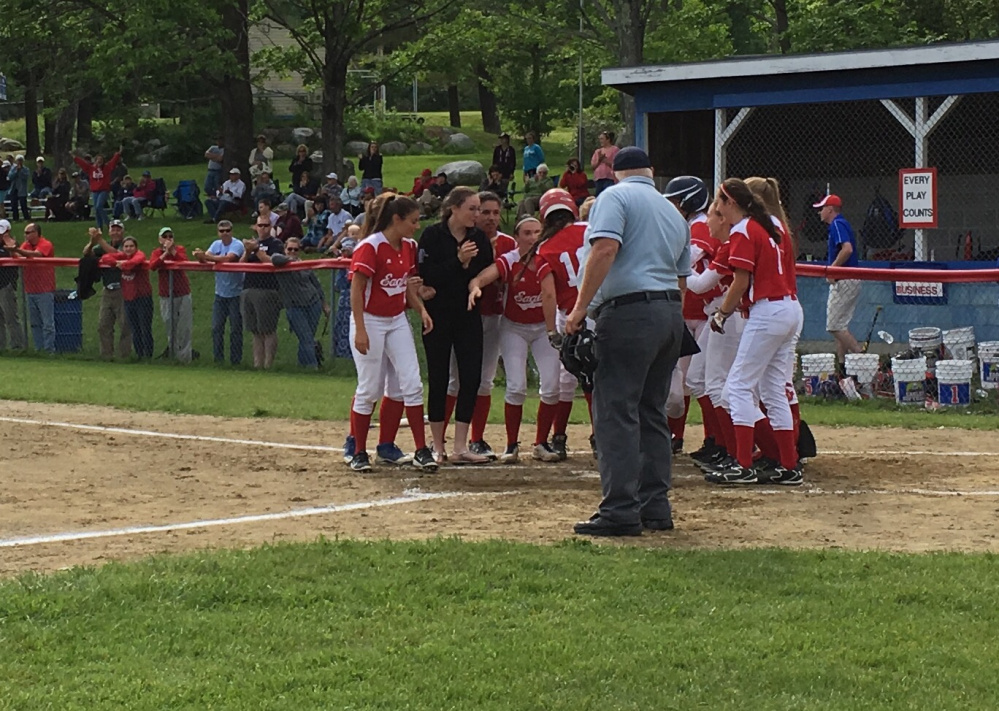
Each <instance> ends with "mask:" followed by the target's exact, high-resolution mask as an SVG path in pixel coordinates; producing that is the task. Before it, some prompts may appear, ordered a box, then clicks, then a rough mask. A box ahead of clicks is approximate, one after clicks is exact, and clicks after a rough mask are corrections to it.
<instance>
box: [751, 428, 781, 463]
mask: <svg viewBox="0 0 999 711" xmlns="http://www.w3.org/2000/svg"><path fill="white" fill-rule="evenodd" d="M753 432H754V434H755V436H756V444H757V445H759V447H760V451H761V452H763V456H764V457H766V458H767V459H772V460H774V461H775V462H779V461H780V450H779V449H778V448H777V439H776V438H775V437H774V428H773V427H772V426H771V425H770V420H768V419H767V418H766V417H764V418H763V419H762V420H757V421H756V426H755V427H754V428H753Z"/></svg>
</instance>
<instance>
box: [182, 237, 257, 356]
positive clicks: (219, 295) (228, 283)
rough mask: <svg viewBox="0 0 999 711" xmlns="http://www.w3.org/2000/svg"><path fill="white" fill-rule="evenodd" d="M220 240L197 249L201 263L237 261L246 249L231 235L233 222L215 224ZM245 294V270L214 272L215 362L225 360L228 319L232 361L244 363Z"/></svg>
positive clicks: (213, 340) (213, 325)
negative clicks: (242, 309) (243, 296)
mask: <svg viewBox="0 0 999 711" xmlns="http://www.w3.org/2000/svg"><path fill="white" fill-rule="evenodd" d="M216 229H217V230H218V239H217V240H215V241H214V242H212V244H211V246H210V247H209V248H208V249H196V250H194V258H195V259H197V260H198V261H199V262H213V263H215V264H227V263H233V262H238V261H239V260H240V257H242V256H243V253H244V252H245V251H246V250H245V248H244V247H243V243H242V242H241V241H239V240H238V239H233V238H232V223H231V222H229V220H222V221H220V222H219V223H218V225H216ZM242 293H243V272H229V271H225V272H215V303H214V304H213V305H212V351H213V355H214V356H215V362H216V363H222V362H223V361H224V360H225V352H224V346H225V322H226V321H227V320H228V321H229V362H230V363H232V364H233V365H239V364H240V363H242V362H243V316H242V313H241V311H240V308H239V306H240V303H239V302H240V295H241V294H242Z"/></svg>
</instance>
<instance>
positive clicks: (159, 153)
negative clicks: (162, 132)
mask: <svg viewBox="0 0 999 711" xmlns="http://www.w3.org/2000/svg"><path fill="white" fill-rule="evenodd" d="M169 154H170V146H160V147H159V148H157V149H156V150H154V151H151V152H150V153H149V158H150V160H151V161H152V163H153V165H160V164H161V163H163V162H164V161H165V160H166V158H167V156H168V155H169Z"/></svg>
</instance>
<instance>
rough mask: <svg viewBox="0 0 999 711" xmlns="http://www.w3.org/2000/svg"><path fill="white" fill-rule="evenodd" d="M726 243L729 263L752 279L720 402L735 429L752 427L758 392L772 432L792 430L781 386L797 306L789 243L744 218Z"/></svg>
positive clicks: (798, 314)
mask: <svg viewBox="0 0 999 711" xmlns="http://www.w3.org/2000/svg"><path fill="white" fill-rule="evenodd" d="M729 244H730V247H729V250H730V254H729V264H730V265H731V266H732V268H733V269H742V270H745V271H748V272H750V275H751V276H750V286H749V289H747V290H746V294H745V296H744V297H743V306H744V307H745V308H747V309H748V310H749V318H748V319H747V320H746V325H745V329H744V331H743V334H742V339H741V340H740V342H739V350H738V353H737V354H736V357H735V362H734V363H733V365H732V370H731V372H730V373H729V377H728V381H727V383H726V385H725V391H724V393H723V396H722V399H723V400H724V401H725V402H726V403H727V405H728V409H729V412H730V413H731V415H732V422H733V423H734V424H735V425H736V426H737V427H739V426H742V427H752V426H753V425H754V424H755V423H756V421H757V420H758V419H760V418H761V417H762V413H760V410H759V407H758V406H757V401H756V397H755V395H754V393H755V392H758V393H759V399H760V400H761V401H762V402H763V404H764V405H766V407H767V416H768V417H769V418H770V422H771V424H772V425H773V429H774V430H782V431H783V430H793V429H794V425H793V422H792V419H791V409H790V406H789V404H788V400H787V393H786V388H785V385H786V382H787V374H788V372H789V369H790V367H791V361H793V358H794V340H795V335H796V333H797V332H798V329H799V326H800V323H801V306H800V304H798V301H797V298H796V297H795V296H794V289H793V288H792V287H791V286H790V280H789V278H788V276H787V272H788V269H789V260H792V261H793V255H791V254H790V253H791V252H792V250H791V248H790V240H789V239H787V238H786V236H784V238H783V239H781V240H780V242H779V243H778V242H776V241H775V240H774V239H772V238H771V237H770V235H769V233H768V232H767V231H766V229H765V228H764V227H763V226H762V225H761V224H759V223H758V222H756V221H755V220H753V219H751V218H746V219H744V220H742V221H741V222H740V223H739V224H737V225H734V226H733V227H732V230H731V238H730V242H729ZM727 328H728V324H726V330H727Z"/></svg>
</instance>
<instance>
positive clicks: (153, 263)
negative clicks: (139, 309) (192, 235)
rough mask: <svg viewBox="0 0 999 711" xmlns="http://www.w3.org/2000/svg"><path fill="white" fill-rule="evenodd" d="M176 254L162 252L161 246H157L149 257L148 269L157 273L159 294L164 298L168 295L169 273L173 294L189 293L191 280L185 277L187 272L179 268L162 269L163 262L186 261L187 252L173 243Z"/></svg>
mask: <svg viewBox="0 0 999 711" xmlns="http://www.w3.org/2000/svg"><path fill="white" fill-rule="evenodd" d="M174 250H175V251H176V254H174V255H172V256H171V255H169V254H163V248H162V247H157V248H156V249H154V250H153V253H152V255H151V256H150V257H149V271H151V272H157V273H158V274H159V277H158V278H159V289H160V296H161V297H163V298H164V299H167V298H169V297H170V275H171V274H173V295H174V296H187V295H188V294H190V293H191V282H190V281H189V280H188V278H187V272H182V271H180V270H167V269H163V268H162V267H163V263H164V262H186V261H187V252H186V251H184V248H183V247H182V246H180V245H179V244H178V245H175V246H174Z"/></svg>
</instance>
